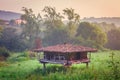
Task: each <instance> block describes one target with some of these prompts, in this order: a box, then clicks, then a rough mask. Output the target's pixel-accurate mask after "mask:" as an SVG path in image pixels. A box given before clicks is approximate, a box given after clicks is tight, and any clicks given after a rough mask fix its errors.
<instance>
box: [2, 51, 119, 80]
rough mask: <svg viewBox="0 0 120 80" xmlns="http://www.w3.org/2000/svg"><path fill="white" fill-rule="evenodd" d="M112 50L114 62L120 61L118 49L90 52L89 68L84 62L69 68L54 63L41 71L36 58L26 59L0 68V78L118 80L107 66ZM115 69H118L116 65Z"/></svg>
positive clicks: (4, 79) (40, 65) (8, 79)
mask: <svg viewBox="0 0 120 80" xmlns="http://www.w3.org/2000/svg"><path fill="white" fill-rule="evenodd" d="M111 52H114V53H115V54H114V62H116V60H117V61H120V59H119V57H120V54H119V52H120V51H107V52H106V51H105V52H97V53H94V54H91V62H90V64H89V68H86V65H85V64H74V65H72V66H71V67H69V68H66V67H63V66H61V65H58V64H57V65H56V64H47V65H46V66H47V69H46V72H44V71H43V68H42V64H40V63H39V61H37V60H27V61H22V62H17V63H12V64H9V65H6V66H4V67H1V68H0V79H2V80H6V79H7V80H11V79H12V80H16V79H17V80H21V79H22V80H48V79H49V80H119V78H118V79H115V78H114V74H115V75H118V76H120V74H116V73H114V74H112V71H114V70H113V69H112V68H111V67H109V66H115V65H117V64H116V63H115V65H113V64H111V63H110V64H109V63H108V61H111V60H110V58H109V56H110V55H111V54H110V53H111ZM117 70H118V71H119V70H120V67H119V66H118V68H117Z"/></svg>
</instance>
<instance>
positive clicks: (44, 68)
mask: <svg viewBox="0 0 120 80" xmlns="http://www.w3.org/2000/svg"><path fill="white" fill-rule="evenodd" d="M43 70H44V71H46V66H45V63H43Z"/></svg>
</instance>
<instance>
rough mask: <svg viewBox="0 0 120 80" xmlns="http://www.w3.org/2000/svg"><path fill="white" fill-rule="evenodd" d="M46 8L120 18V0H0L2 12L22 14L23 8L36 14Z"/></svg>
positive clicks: (81, 14)
mask: <svg viewBox="0 0 120 80" xmlns="http://www.w3.org/2000/svg"><path fill="white" fill-rule="evenodd" d="M45 6H51V7H55V8H56V9H57V11H59V12H62V10H63V9H65V8H73V9H75V12H77V13H78V14H79V15H80V16H81V18H83V17H120V0H0V10H6V11H14V12H20V13H22V11H21V9H22V7H27V8H32V9H33V11H34V12H35V13H38V12H41V10H42V9H43V8H44V7H45Z"/></svg>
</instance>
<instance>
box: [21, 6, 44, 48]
mask: <svg viewBox="0 0 120 80" xmlns="http://www.w3.org/2000/svg"><path fill="white" fill-rule="evenodd" d="M22 10H23V11H24V12H25V14H23V15H22V16H21V19H22V20H24V21H26V23H25V24H22V25H23V35H22V36H23V37H24V38H25V39H26V40H27V42H28V45H29V46H30V47H32V46H33V45H34V41H35V39H36V38H40V32H41V27H42V26H41V24H42V17H41V15H40V14H38V15H37V16H36V15H35V14H34V13H33V11H32V9H27V8H25V7H23V9H22Z"/></svg>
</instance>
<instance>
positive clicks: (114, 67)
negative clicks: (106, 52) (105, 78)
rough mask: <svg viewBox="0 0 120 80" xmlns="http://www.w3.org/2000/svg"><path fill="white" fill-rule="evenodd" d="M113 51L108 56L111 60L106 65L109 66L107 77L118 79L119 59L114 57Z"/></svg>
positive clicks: (119, 76)
mask: <svg viewBox="0 0 120 80" xmlns="http://www.w3.org/2000/svg"><path fill="white" fill-rule="evenodd" d="M114 55H115V53H113V52H112V53H111V55H110V58H111V60H109V61H108V67H109V68H111V73H110V75H109V78H111V79H114V80H119V79H120V75H119V74H120V69H119V68H120V61H119V60H118V59H116V58H115V56H114Z"/></svg>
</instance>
